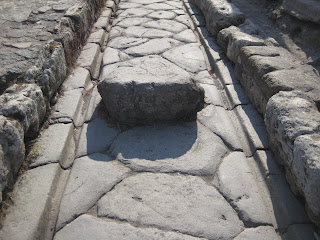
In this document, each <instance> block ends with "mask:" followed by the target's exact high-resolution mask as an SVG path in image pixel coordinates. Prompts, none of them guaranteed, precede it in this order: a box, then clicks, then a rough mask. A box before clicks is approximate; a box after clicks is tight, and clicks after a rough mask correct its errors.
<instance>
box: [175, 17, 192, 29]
mask: <svg viewBox="0 0 320 240" xmlns="http://www.w3.org/2000/svg"><path fill="white" fill-rule="evenodd" d="M174 20H175V21H177V22H180V23H183V24H184V25H186V26H188V27H189V26H190V23H189V20H188V18H187V17H186V15H179V16H177V17H176V18H175V19H174Z"/></svg>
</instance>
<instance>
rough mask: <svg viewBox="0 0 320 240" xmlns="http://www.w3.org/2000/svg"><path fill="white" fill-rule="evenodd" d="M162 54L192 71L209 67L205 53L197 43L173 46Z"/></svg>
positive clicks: (195, 71)
mask: <svg viewBox="0 0 320 240" xmlns="http://www.w3.org/2000/svg"><path fill="white" fill-rule="evenodd" d="M162 56H163V57H164V58H166V59H168V60H170V61H171V62H174V63H175V64H176V65H178V66H179V67H181V68H183V69H184V70H187V71H189V72H192V73H197V72H200V71H203V70H206V69H207V67H206V63H205V61H204V56H203V53H202V51H201V50H200V47H199V44H197V43H190V44H185V45H182V46H179V47H176V48H173V49H171V50H169V51H167V52H165V53H164V54H163V55H162Z"/></svg>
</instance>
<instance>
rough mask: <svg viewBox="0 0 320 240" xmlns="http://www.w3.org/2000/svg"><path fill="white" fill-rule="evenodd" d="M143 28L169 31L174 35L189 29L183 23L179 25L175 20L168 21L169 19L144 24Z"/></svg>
mask: <svg viewBox="0 0 320 240" xmlns="http://www.w3.org/2000/svg"><path fill="white" fill-rule="evenodd" d="M142 26H144V27H149V28H155V29H161V30H167V31H170V32H173V33H179V32H182V31H183V30H186V29H187V28H188V27H187V26H186V25H184V24H182V23H178V22H176V21H174V20H167V19H160V20H157V21H149V22H146V23H143V24H142Z"/></svg>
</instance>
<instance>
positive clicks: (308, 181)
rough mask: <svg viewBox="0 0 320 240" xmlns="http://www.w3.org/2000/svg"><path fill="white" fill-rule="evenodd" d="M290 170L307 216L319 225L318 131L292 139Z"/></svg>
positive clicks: (319, 170) (319, 169)
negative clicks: (304, 205)
mask: <svg viewBox="0 0 320 240" xmlns="http://www.w3.org/2000/svg"><path fill="white" fill-rule="evenodd" d="M292 172H293V174H294V176H295V178H296V183H297V185H298V188H299V189H300V192H302V193H303V195H304V197H305V199H306V206H307V209H308V213H309V216H310V217H311V219H312V220H313V222H314V223H315V224H317V226H318V227H320V199H319V196H320V133H319V132H318V133H315V134H310V135H301V136H299V137H297V138H296V139H295V141H294V146H293V163H292Z"/></svg>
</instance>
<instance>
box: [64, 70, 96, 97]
mask: <svg viewBox="0 0 320 240" xmlns="http://www.w3.org/2000/svg"><path fill="white" fill-rule="evenodd" d="M90 83H91V77H90V72H89V71H88V70H87V69H85V68H82V67H77V68H75V69H74V70H73V71H72V73H71V74H70V75H69V77H68V78H67V79H66V80H65V81H64V83H63V91H69V90H74V89H78V88H84V89H85V90H89V86H90Z"/></svg>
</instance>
